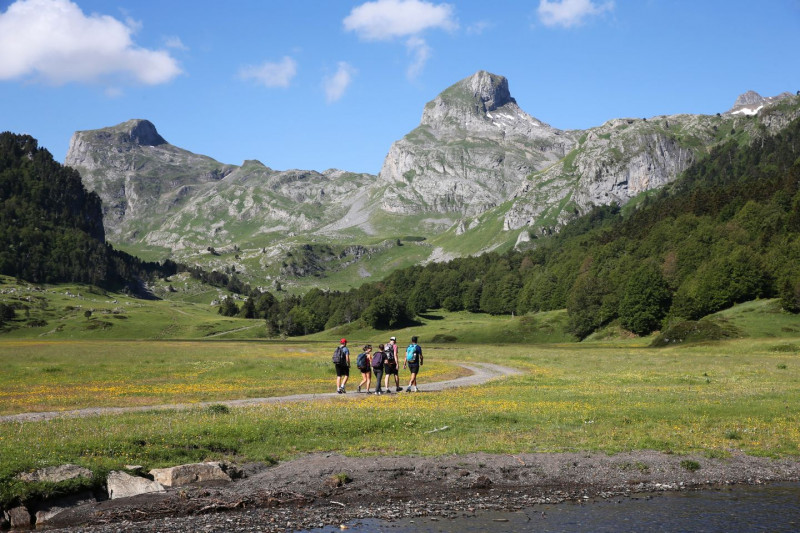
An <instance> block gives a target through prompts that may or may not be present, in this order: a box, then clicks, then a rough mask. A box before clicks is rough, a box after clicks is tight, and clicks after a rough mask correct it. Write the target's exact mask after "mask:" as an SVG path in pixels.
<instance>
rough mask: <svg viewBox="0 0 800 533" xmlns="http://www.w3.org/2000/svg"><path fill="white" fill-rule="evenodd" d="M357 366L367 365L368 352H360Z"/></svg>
mask: <svg viewBox="0 0 800 533" xmlns="http://www.w3.org/2000/svg"><path fill="white" fill-rule="evenodd" d="M356 366H357V367H358V368H364V367H366V366H367V354H366V353H364V352H361V353H360V354H358V357H357V358H356Z"/></svg>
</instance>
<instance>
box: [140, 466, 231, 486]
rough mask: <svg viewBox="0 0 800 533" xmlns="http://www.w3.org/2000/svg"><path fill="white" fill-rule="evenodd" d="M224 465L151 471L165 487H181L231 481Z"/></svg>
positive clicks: (175, 467)
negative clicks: (207, 482)
mask: <svg viewBox="0 0 800 533" xmlns="http://www.w3.org/2000/svg"><path fill="white" fill-rule="evenodd" d="M223 466H224V465H223V463H218V462H209V463H193V464H188V465H180V466H173V467H171V468H155V469H153V470H151V471H150V475H151V476H153V478H154V479H155V480H156V481H158V482H159V483H161V484H162V485H164V486H165V487H180V486H182V485H190V484H192V483H202V482H204V481H231V476H230V475H228V473H227V472H226V468H224V467H223Z"/></svg>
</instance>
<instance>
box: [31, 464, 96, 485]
mask: <svg viewBox="0 0 800 533" xmlns="http://www.w3.org/2000/svg"><path fill="white" fill-rule="evenodd" d="M79 477H85V478H88V479H91V478H92V471H91V470H89V469H88V468H84V467H82V466H78V465H60V466H48V467H47V468H40V469H39V470H35V471H33V472H22V473H21V474H19V475H17V479H19V480H21V481H28V482H36V481H49V482H51V483H58V482H60V481H66V480H68V479H76V478H79Z"/></svg>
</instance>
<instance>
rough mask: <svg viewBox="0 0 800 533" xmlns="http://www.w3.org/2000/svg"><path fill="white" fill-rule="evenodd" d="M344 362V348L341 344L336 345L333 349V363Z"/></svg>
mask: <svg viewBox="0 0 800 533" xmlns="http://www.w3.org/2000/svg"><path fill="white" fill-rule="evenodd" d="M344 362H345V358H344V350H343V349H342V347H341V346H337V347H336V349H335V350H334V351H333V364H334V365H340V364H342V363H344Z"/></svg>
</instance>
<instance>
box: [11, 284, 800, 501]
mask: <svg viewBox="0 0 800 533" xmlns="http://www.w3.org/2000/svg"><path fill="white" fill-rule="evenodd" d="M10 288H14V289H15V290H14V291H9V290H8V289H10ZM3 289H4V292H3V294H2V298H0V299H2V300H3V301H4V302H11V303H13V302H20V303H21V302H23V301H24V302H25V303H26V308H25V309H22V308H20V309H18V310H17V318H16V319H14V321H13V323H12V326H13V327H11V328H8V327H7V328H6V329H5V331H4V332H3V334H2V335H0V364H2V368H3V372H2V373H0V414H2V415H14V414H19V413H25V412H42V411H59V410H71V409H80V408H85V407H118V406H119V407H124V406H157V405H164V404H176V403H181V404H192V403H197V402H212V404H213V402H222V401H224V400H229V399H239V398H261V397H273V396H283V395H289V394H297V393H309V392H315V393H322V392H331V391H332V390H333V388H334V386H333V382H334V375H333V365H332V364H331V362H330V357H331V353H332V351H333V348H334V346H335V344H336V342H337V341H338V339H339V338H340V337H341V336H346V337H347V338H348V339H349V340H350V346H351V349H352V351H353V353H354V354H355V353H357V352H358V349H359V348H360V345H361V344H363V343H366V342H369V343H372V344H378V343H380V342H384V341H385V340H386V339H388V337H389V336H390V335H396V336H397V337H398V338H399V340H400V343H401V345H405V344H406V343H407V341H408V339H409V338H410V336H411V335H419V337H420V340H421V344H422V345H423V347H424V349H425V365H424V366H423V369H422V372H421V374H420V378H419V383H420V389H421V390H422V391H423V393H419V394H406V393H402V394H396V395H391V396H383V397H374V396H366V395H360V396H358V397H357V398H353V396H355V395H354V394H349V395H348V397H347V398H343V397H340V396H333V397H331V398H323V399H320V400H317V401H313V402H306V403H283V404H263V405H260V406H251V407H236V408H228V407H225V406H223V405H220V404H214V405H211V407H201V406H197V407H195V408H193V409H188V410H170V409H153V410H148V411H142V412H131V413H125V414H117V415H99V416H90V417H85V418H59V419H53V420H49V421H40V422H21V421H6V422H0V506H2V505H9V504H11V503H14V502H17V501H20V500H25V499H26V498H31V497H33V496H34V495H37V496H41V495H46V494H53V493H57V492H59V491H63V490H67V489H69V490H73V489H74V488H75V487H73V486H71V485H70V486H69V487H68V488H65V487H64V486H61V485H60V486H50V485H46V484H45V485H41V484H34V485H31V484H25V483H22V482H19V481H16V480H15V479H14V476H15V475H16V474H17V473H19V472H23V471H30V470H34V469H36V468H40V467H44V466H52V465H58V464H64V463H75V464H79V465H83V466H86V467H87V468H90V469H92V470H93V471H95V472H96V473H97V474H98V475H97V476H96V478H95V479H96V480H98V481H94V482H81V483H101V482H102V481H101V480H102V475H103V474H104V473H105V472H107V471H108V470H112V469H121V468H124V467H125V465H131V464H139V465H142V466H144V467H145V469H150V468H156V467H162V466H169V465H175V464H181V463H186V462H194V461H202V460H215V459H216V460H220V459H225V460H231V461H235V462H240V463H242V462H247V461H264V462H268V463H271V462H275V461H279V460H286V459H290V458H292V457H296V456H298V455H300V454H305V453H311V452H320V451H337V452H341V453H345V454H349V455H379V454H395V455H405V454H424V455H439V454H462V453H471V452H489V453H523V452H566V451H598V452H603V453H610V454H611V453H615V452H620V451H625V450H637V449H653V450H659V451H663V452H667V453H678V454H689V453H694V454H704V455H706V456H709V457H726V456H728V455H730V454H733V453H746V454H752V455H760V456H770V457H786V456H792V457H795V456H798V455H800V414H799V413H800V321H798V319H797V317H796V316H793V315H789V314H787V313H783V312H780V310H779V309H778V308H777V307H776V305H775V302H774V301H772V300H763V301H756V302H749V303H746V304H742V305H739V306H736V307H734V308H732V309H729V310H727V311H724V312H722V313H718V314H717V315H713V316H711V317H708V318H707V319H704V320H711V321H714V322H715V323H719V324H725V325H726V328H727V329H726V330H727V331H731V332H735V335H733V337H731V338H729V339H727V340H723V341H713V342H712V341H706V342H698V343H692V344H682V345H681V344H679V345H670V346H668V347H666V348H658V349H656V348H651V347H649V344H650V342H651V341H652V338H636V337H631V336H623V335H620V333H619V330H618V329H615V328H609V329H607V330H606V331H604V332H600V334H597V335H595V336H593V339H594V340H591V341H589V342H582V343H577V342H574V339H572V338H571V337H570V336H569V335H567V334H565V333H564V322H565V320H566V316H565V313H564V312H563V311H557V312H551V313H541V314H536V315H526V316H522V317H492V316H489V315H473V314H469V313H447V312H444V311H439V310H436V311H432V312H430V313H428V314H425V315H423V316H422V317H420V318H419V322H418V323H417V324H414V325H411V326H409V327H407V328H404V329H398V330H394V331H376V330H371V329H367V328H363V327H360V326H357V325H350V326H346V327H343V328H339V329H337V330H332V331H327V332H324V333H320V334H316V335H313V336H309V337H306V338H300V339H288V340H286V339H284V340H281V339H263V338H261V336H262V335H263V324H262V322H261V321H252V320H244V319H233V318H230V319H229V318H223V317H220V316H219V315H217V314H215V312H214V309H213V308H210V306H209V305H208V304H207V303H206V304H201V303H192V302H186V301H184V302H176V301H142V300H134V299H129V298H127V297H125V296H124V295H113V294H107V293H101V292H91V291H90V290H89V289H88V288H86V287H79V286H73V287H63V286H62V287H58V288H57V289H54V288H41V287H36V288H31V287H29V288H28V291H27V292H25V291H22V287H17V286H12V285H11V284H5V285H4V286H3ZM86 311H91V313H90V314H89V315H88V316H87V314H86ZM116 315H125V316H126V318H124V319H123V318H114V316H116ZM95 321H98V322H108V323H111V324H112V325H111V326H106V327H93V326H92V324H93V323H94V322H95ZM43 322H44V324H43ZM29 323H30V324H29ZM468 361H477V362H492V363H498V364H502V365H506V366H510V367H514V368H516V369H519V370H521V371H522V374H521V375H518V376H514V377H510V378H505V379H497V380H493V381H490V382H489V383H486V384H484V385H481V386H476V387H470V388H464V389H453V390H449V391H445V392H438V393H425V392H424V391H425V385H426V383H430V382H432V381H440V380H445V379H451V378H454V377H458V376H461V375H465V374H467V373H468V371H466V370H465V369H463V368H462V367H460V366H458V364H457V363H459V362H468ZM407 379H408V374H407V373H402V374H401V380H403V381H405V380H407ZM357 381H358V377H357V372H355V371H354V372H353V375H352V376H351V381H350V386H349V390H350V391H353V390H354V388H355V385H356V384H357ZM352 400H355V401H352ZM445 427H446V428H447V429H441V428H445ZM433 430H439V431H435V432H434V431H433Z"/></svg>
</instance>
